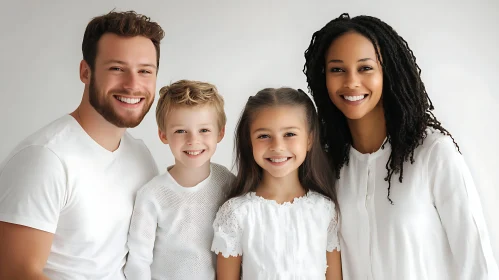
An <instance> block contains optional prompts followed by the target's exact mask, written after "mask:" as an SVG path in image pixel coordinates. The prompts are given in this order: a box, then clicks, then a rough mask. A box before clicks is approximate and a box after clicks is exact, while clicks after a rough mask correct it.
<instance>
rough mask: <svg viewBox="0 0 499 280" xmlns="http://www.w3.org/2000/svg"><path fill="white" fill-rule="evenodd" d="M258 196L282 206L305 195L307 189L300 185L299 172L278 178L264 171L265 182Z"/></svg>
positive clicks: (259, 189)
mask: <svg viewBox="0 0 499 280" xmlns="http://www.w3.org/2000/svg"><path fill="white" fill-rule="evenodd" d="M256 195H258V196H261V197H263V198H265V199H270V200H275V201H276V202H277V203H279V204H282V203H284V202H292V201H293V199H295V198H297V197H300V196H303V195H305V189H304V188H303V186H302V185H301V183H300V179H299V177H298V170H296V171H294V172H292V173H290V174H288V175H286V176H284V177H278V178H276V177H273V176H272V175H270V174H269V173H268V172H266V171H265V170H264V171H263V180H262V182H261V183H260V185H259V186H258V187H257V189H256Z"/></svg>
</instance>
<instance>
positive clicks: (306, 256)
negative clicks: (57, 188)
mask: <svg viewBox="0 0 499 280" xmlns="http://www.w3.org/2000/svg"><path fill="white" fill-rule="evenodd" d="M318 126H319V124H318V119H317V114H316V111H315V107H314V104H313V102H312V100H311V99H310V98H309V97H308V96H307V95H306V94H305V93H304V92H303V91H296V90H293V89H290V88H280V89H264V90H262V91H260V92H258V93H257V94H256V95H255V96H253V97H250V98H249V99H248V102H247V104H246V107H245V108H244V111H243V113H242V116H241V118H240V120H239V123H238V127H237V131H236V163H237V166H238V175H237V178H236V183H235V185H234V188H233V190H232V193H231V194H230V196H229V197H231V199H229V200H228V201H227V202H226V203H225V204H224V205H223V206H222V207H221V208H220V210H219V211H218V213H217V215H216V219H215V222H214V223H213V228H214V231H215V235H214V239H213V244H212V251H214V252H215V253H216V254H218V258H217V279H218V280H228V279H239V277H240V272H241V271H240V268H241V262H242V279H250V280H253V279H303V280H305V279H306V280H313V279H328V280H330V279H341V263H340V253H339V240H338V236H337V228H338V218H337V217H338V216H337V211H336V207H335V205H336V204H337V201H336V191H335V190H334V188H333V186H334V174H333V173H332V172H331V169H330V168H329V167H328V162H327V159H326V157H325V154H324V153H323V150H322V148H321V145H320V140H319V127H318Z"/></svg>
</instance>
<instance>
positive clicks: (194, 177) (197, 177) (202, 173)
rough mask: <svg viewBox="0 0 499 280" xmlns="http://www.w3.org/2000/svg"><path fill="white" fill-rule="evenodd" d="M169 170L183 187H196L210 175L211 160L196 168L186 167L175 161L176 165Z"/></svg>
mask: <svg viewBox="0 0 499 280" xmlns="http://www.w3.org/2000/svg"><path fill="white" fill-rule="evenodd" d="M168 172H169V173H170V175H171V176H172V177H173V179H175V181H176V182H177V183H178V184H179V185H181V186H182V187H186V188H190V187H194V186H196V185H197V184H199V183H201V182H202V181H204V180H206V178H208V176H210V161H207V162H206V163H205V164H203V165H202V166H200V167H196V168H192V167H186V166H185V165H183V164H182V163H180V162H177V161H175V165H174V166H173V167H172V168H170V170H168Z"/></svg>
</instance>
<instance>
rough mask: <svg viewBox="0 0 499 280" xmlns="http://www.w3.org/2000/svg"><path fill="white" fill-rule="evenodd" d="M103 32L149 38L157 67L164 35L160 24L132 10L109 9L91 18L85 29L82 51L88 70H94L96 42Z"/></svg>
mask: <svg viewBox="0 0 499 280" xmlns="http://www.w3.org/2000/svg"><path fill="white" fill-rule="evenodd" d="M105 33H113V34H116V35H118V36H124V37H134V36H144V37H146V38H148V39H150V40H151V41H152V43H153V44H154V48H155V49H156V66H157V67H158V68H159V54H160V48H159V44H160V41H161V40H162V39H163V37H164V36H165V33H164V31H163V29H162V28H161V26H159V24H158V23H156V22H152V21H151V20H150V18H149V17H147V16H144V15H141V14H137V13H136V12H134V11H127V12H115V11H111V12H109V13H108V14H105V15H102V16H98V17H95V18H93V19H92V20H91V21H90V22H89V23H88V25H87V28H86V29H85V34H84V35H83V43H82V51H83V59H84V60H85V61H86V62H87V63H88V65H89V66H90V70H94V66H95V57H96V56H97V43H98V42H99V39H100V38H101V37H102V35H104V34H105Z"/></svg>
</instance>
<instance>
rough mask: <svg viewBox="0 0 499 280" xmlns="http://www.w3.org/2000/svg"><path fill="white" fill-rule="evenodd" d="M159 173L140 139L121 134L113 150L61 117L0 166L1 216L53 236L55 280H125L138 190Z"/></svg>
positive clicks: (50, 266) (51, 272)
mask: <svg viewBox="0 0 499 280" xmlns="http://www.w3.org/2000/svg"><path fill="white" fill-rule="evenodd" d="M157 173H158V170H157V167H156V163H155V162H154V160H153V158H152V156H151V153H150V152H149V150H148V149H147V148H146V146H145V145H144V143H143V142H142V141H141V140H137V139H134V138H133V137H132V136H130V135H129V134H128V133H125V135H124V136H123V138H122V139H121V142H120V145H119V148H118V149H117V150H116V151H114V152H110V151H108V150H106V149H104V148H103V147H102V146H100V145H99V144H97V143H96V142H95V141H94V140H93V139H92V138H91V137H90V136H89V135H88V134H87V133H86V132H85V131H84V130H83V128H82V127H81V126H80V125H79V124H78V122H77V121H76V120H75V119H74V118H73V117H71V116H70V115H66V116H63V117H61V118H59V119H57V120H55V121H53V122H52V123H50V124H48V125H47V126H45V127H44V128H42V129H41V130H39V131H37V132H36V133H34V134H33V135H31V136H30V137H28V138H27V139H26V140H24V141H23V142H21V143H20V144H19V145H18V146H17V147H16V148H15V149H14V151H13V152H12V153H11V154H10V155H9V156H8V157H7V158H6V159H5V161H4V162H3V163H2V165H1V166H0V221H3V222H8V223H13V224H19V225H23V226H27V227H31V228H35V229H38V230H42V231H46V232H50V233H53V234H54V238H53V243H52V247H51V250H50V255H49V257H48V260H47V263H46V265H45V268H44V271H43V272H44V274H45V275H46V276H48V277H49V278H50V279H52V280H60V279H71V280H80V279H82V280H83V279H99V280H100V279H106V280H120V279H125V278H124V275H123V266H124V264H125V258H126V254H127V247H126V240H127V232H128V228H129V224H130V217H131V215H132V210H133V202H134V199H135V193H136V191H137V189H138V188H139V187H140V186H142V185H144V184H145V183H146V182H147V181H148V180H150V179H151V178H152V177H154V176H155V175H157Z"/></svg>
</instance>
